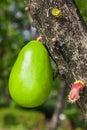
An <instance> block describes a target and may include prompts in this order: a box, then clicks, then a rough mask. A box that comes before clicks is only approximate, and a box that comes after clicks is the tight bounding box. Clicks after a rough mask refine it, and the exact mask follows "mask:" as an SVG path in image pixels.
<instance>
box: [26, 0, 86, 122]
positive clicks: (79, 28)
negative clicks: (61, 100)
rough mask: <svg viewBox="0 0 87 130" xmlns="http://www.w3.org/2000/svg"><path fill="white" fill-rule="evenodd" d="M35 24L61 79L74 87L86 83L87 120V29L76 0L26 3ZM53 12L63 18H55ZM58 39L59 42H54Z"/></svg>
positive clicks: (83, 99) (83, 105)
mask: <svg viewBox="0 0 87 130" xmlns="http://www.w3.org/2000/svg"><path fill="white" fill-rule="evenodd" d="M26 3H27V6H28V5H29V8H30V13H31V16H32V18H33V24H34V26H35V27H36V28H37V29H38V31H39V32H40V34H41V35H42V41H43V43H44V44H45V45H46V47H47V48H48V50H49V52H50V55H51V57H52V59H53V60H54V61H55V62H56V64H57V66H58V69H59V73H60V75H61V76H62V77H63V78H64V79H65V80H66V83H67V85H68V86H71V84H72V83H74V82H75V81H76V80H79V79H82V80H84V82H85V87H84V91H83V92H82V93H81V98H80V100H79V101H78V103H79V105H80V106H81V108H82V110H83V114H84V119H85V120H87V90H86V89H87V72H86V71H87V27H86V25H85V23H84V22H83V21H82V18H81V16H80V14H79V11H78V9H77V7H76V5H75V3H74V1H73V0H26ZM52 8H58V9H60V10H61V12H62V15H61V16H60V17H56V16H53V15H52V12H51V11H52ZM52 38H56V39H57V40H58V41H57V42H54V43H53V42H52Z"/></svg>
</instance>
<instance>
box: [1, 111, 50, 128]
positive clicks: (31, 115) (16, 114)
mask: <svg viewBox="0 0 87 130" xmlns="http://www.w3.org/2000/svg"><path fill="white" fill-rule="evenodd" d="M0 128H3V129H5V130H48V129H47V125H46V120H45V116H44V115H43V114H42V113H41V112H37V111H34V110H31V111H28V110H26V111H25V110H23V109H17V108H10V109H9V108H5V109H1V110H0Z"/></svg>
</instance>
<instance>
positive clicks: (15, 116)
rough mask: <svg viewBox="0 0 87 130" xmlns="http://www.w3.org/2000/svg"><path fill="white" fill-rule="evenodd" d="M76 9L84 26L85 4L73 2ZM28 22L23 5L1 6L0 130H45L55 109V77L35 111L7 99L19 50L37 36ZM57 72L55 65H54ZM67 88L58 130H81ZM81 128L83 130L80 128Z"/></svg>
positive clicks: (85, 1)
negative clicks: (11, 74) (49, 91)
mask: <svg viewBox="0 0 87 130" xmlns="http://www.w3.org/2000/svg"><path fill="white" fill-rule="evenodd" d="M76 3H77V6H78V8H79V10H80V13H81V14H82V17H83V19H84V21H85V22H86V23H87V0H76ZM30 20H31V19H30V18H29V16H28V14H27V13H26V12H25V5H24V2H23V1H20V0H14V1H12V0H5V1H4V0H3V1H1V2H0V128H2V130H4V128H5V130H8V129H9V130H48V126H49V124H50V123H49V122H50V119H51V116H52V113H53V111H54V109H55V104H56V99H57V94H58V89H59V86H58V85H57V84H58V83H59V79H58V77H57V78H56V79H55V81H54V83H53V90H52V92H51V94H50V96H49V98H48V99H47V101H46V102H45V103H44V104H43V105H42V106H40V107H38V108H35V109H26V110H24V109H23V108H19V106H17V105H16V104H15V103H14V102H13V101H12V100H11V99H10V97H9V92H8V79H9V73H10V71H11V68H12V66H13V64H14V62H15V59H16V57H17V55H18V53H19V51H20V50H21V48H22V47H23V46H24V45H25V44H26V43H27V42H28V41H30V40H31V39H33V37H34V36H35V35H36V33H37V31H36V29H35V28H31V26H30ZM53 67H54V69H56V66H55V64H53ZM67 93H68V88H67V90H66V94H65V98H64V100H65V103H64V108H63V111H62V113H61V114H60V120H61V125H60V128H58V130H74V129H75V130H82V129H86V127H87V126H86V124H83V122H82V113H81V111H80V109H79V108H78V107H77V105H76V104H74V105H72V104H69V103H68V99H67ZM83 127H84V128H83Z"/></svg>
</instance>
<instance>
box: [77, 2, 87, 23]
mask: <svg viewBox="0 0 87 130" xmlns="http://www.w3.org/2000/svg"><path fill="white" fill-rule="evenodd" d="M76 4H77V6H78V9H79V10H80V13H81V15H82V17H83V19H84V21H85V22H86V23H87V0H76Z"/></svg>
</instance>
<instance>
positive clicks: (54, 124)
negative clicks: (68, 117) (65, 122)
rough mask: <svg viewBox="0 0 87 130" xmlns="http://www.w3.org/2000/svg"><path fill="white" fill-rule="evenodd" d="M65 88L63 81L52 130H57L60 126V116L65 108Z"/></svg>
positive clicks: (53, 117)
mask: <svg viewBox="0 0 87 130" xmlns="http://www.w3.org/2000/svg"><path fill="white" fill-rule="evenodd" d="M65 86H66V85H65V82H64V81H63V82H62V83H61V86H60V90H59V92H58V98H57V104H56V107H55V110H54V113H53V116H52V120H51V121H52V123H51V127H50V130H56V129H57V128H58V126H59V124H60V119H59V115H60V113H61V111H62V108H63V103H64V92H65Z"/></svg>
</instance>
